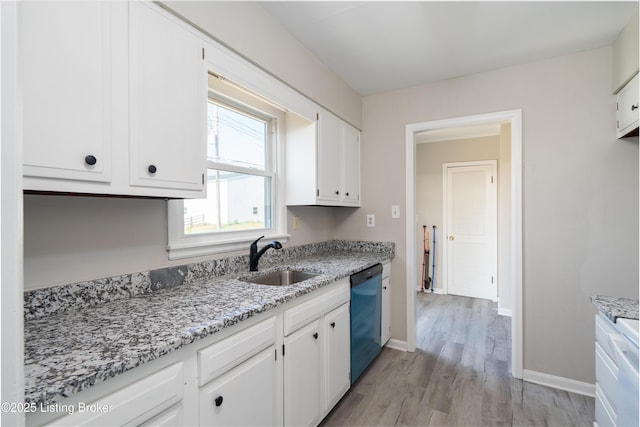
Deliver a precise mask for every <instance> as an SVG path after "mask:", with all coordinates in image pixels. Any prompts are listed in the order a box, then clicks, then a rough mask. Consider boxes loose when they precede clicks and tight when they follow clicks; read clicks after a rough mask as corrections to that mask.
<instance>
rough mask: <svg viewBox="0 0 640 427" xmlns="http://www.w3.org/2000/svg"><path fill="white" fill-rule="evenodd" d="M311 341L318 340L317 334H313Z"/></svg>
mask: <svg viewBox="0 0 640 427" xmlns="http://www.w3.org/2000/svg"><path fill="white" fill-rule="evenodd" d="M313 339H316V340H317V339H318V333H317V332H315V333H314V334H313Z"/></svg>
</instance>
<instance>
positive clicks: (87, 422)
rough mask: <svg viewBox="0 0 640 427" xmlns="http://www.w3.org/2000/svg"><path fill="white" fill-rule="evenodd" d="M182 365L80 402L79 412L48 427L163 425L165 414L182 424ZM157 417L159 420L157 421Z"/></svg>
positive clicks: (179, 363) (180, 363) (173, 366)
mask: <svg viewBox="0 0 640 427" xmlns="http://www.w3.org/2000/svg"><path fill="white" fill-rule="evenodd" d="M183 366H184V365H183V363H182V362H178V363H175V364H173V365H171V366H169V367H166V368H164V369H162V370H160V371H158V372H155V373H153V374H151V375H149V376H147V377H146V378H143V379H141V380H139V381H136V382H134V383H133V384H130V385H128V386H126V387H124V388H122V389H120V390H118V391H115V392H113V393H111V394H108V395H106V396H104V397H102V398H100V399H97V400H95V401H90V402H81V403H79V404H78V405H76V406H75V407H76V408H77V412H74V413H73V414H70V415H68V416H65V417H62V418H59V419H57V420H55V421H54V422H53V423H50V424H49V425H52V426H70V425H73V426H105V425H110V426H116V425H118V426H129V425H163V424H162V420H163V419H164V418H162V415H169V416H170V418H171V419H172V420H174V421H176V422H177V424H182V423H183V418H182V410H181V404H182V400H183V397H184V370H183ZM168 408H170V409H168ZM165 410H168V411H167V413H165ZM158 416H160V418H156V417H158ZM153 420H156V421H157V423H155V422H154V421H153ZM145 423H148V424H145ZM165 425H166V423H165Z"/></svg>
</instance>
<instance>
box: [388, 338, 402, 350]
mask: <svg viewBox="0 0 640 427" xmlns="http://www.w3.org/2000/svg"><path fill="white" fill-rule="evenodd" d="M384 346H385V347H389V348H392V349H394V350H400V351H407V342H406V341H401V340H397V339H395V338H391V339H390V340H389V341H387V343H386V344H385V345H384Z"/></svg>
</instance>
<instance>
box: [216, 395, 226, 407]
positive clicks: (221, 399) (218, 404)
mask: <svg viewBox="0 0 640 427" xmlns="http://www.w3.org/2000/svg"><path fill="white" fill-rule="evenodd" d="M223 400H224V399H223V398H222V396H218V397H216V400H215V404H216V406H222V401H223Z"/></svg>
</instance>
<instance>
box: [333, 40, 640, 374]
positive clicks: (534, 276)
mask: <svg viewBox="0 0 640 427" xmlns="http://www.w3.org/2000/svg"><path fill="white" fill-rule="evenodd" d="M611 50H612V49H611V47H607V48H601V49H596V50H590V51H586V52H582V53H578V54H575V55H570V56H564V57H558V58H553V59H548V60H543V61H538V62H534V63H529V64H524V65H519V66H513V67H508V68H503V69H499V70H495V71H491V72H486V73H481V74H475V75H471V76H467V77H462V78H458V79H451V80H446V81H441V82H437V83H434V84H428V85H424V86H419V87H414V88H410V89H406V90H399V91H394V92H389V93H384V94H379V95H373V96H369V97H365V98H364V100H363V124H364V132H363V134H362V151H363V155H362V175H363V182H364V184H363V198H362V200H363V207H362V209H359V210H358V211H356V212H354V213H345V214H344V215H339V214H336V235H338V236H341V237H347V238H362V239H364V238H367V239H368V238H372V239H375V240H392V241H395V242H396V257H395V259H394V261H393V264H392V313H393V314H392V316H393V317H392V336H393V337H394V338H396V339H400V340H402V339H405V338H406V321H405V319H406V317H405V316H406V314H405V313H406V310H407V307H405V301H406V295H405V289H406V285H405V268H404V267H405V263H406V258H407V256H408V255H407V254H406V253H405V249H404V248H405V221H406V220H407V219H406V216H404V214H406V213H403V218H402V219H401V220H391V219H390V206H391V205H392V204H398V205H400V206H405V185H406V183H405V175H404V174H405V172H404V160H405V152H404V151H405V148H404V142H405V126H406V125H407V124H411V123H421V122H426V121H431V120H438V119H444V118H452V117H460V116H469V115H476V114H484V113H491V112H497V111H508V110H514V109H522V111H523V119H522V120H523V217H524V218H523V224H524V229H523V233H524V236H523V239H524V248H523V253H524V255H523V256H524V368H525V369H529V370H532V371H537V372H543V373H547V374H551V375H557V376H561V377H566V378H571V379H574V380H577V381H583V382H588V383H593V382H594V355H593V354H594V352H593V342H594V326H593V315H594V314H595V308H594V307H593V306H592V305H591V303H590V302H589V297H590V295H593V294H607V295H614V296H620V297H634V298H637V297H638V139H637V138H635V140H621V141H619V140H616V138H615V98H614V96H613V95H612V94H611V57H612V55H611ZM367 213H375V214H377V217H376V220H377V227H376V228H374V229H367V227H366V226H365V222H364V219H363V218H364V215H366V214H367ZM410 256H413V254H410Z"/></svg>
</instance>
